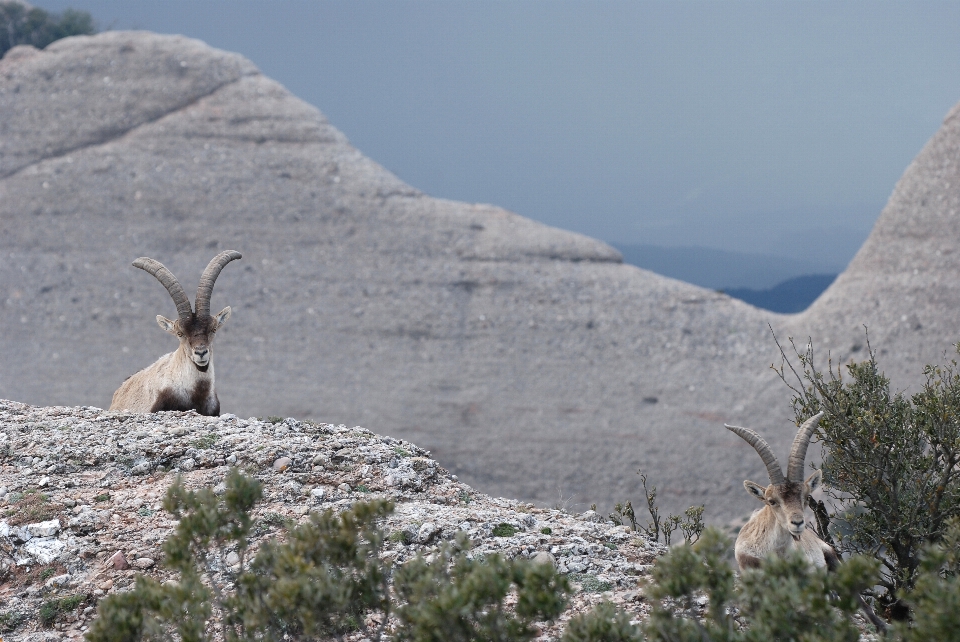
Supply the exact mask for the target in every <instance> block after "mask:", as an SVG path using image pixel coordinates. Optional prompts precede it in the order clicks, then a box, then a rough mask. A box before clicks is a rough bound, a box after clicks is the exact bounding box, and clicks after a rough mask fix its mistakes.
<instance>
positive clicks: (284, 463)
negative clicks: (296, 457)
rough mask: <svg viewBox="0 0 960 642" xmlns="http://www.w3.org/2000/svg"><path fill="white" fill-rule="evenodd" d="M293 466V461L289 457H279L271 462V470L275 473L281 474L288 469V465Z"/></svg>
mask: <svg viewBox="0 0 960 642" xmlns="http://www.w3.org/2000/svg"><path fill="white" fill-rule="evenodd" d="M291 464H293V460H292V459H290V458H289V457H280V458H279V459H277V460H276V461H275V462H273V469H274V470H275V471H277V472H282V471H284V470H286V469H287V468H290V465H291Z"/></svg>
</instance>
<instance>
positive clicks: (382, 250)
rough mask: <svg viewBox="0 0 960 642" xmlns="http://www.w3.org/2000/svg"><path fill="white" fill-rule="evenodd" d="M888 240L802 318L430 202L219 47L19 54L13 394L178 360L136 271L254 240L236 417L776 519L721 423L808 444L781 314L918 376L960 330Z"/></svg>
mask: <svg viewBox="0 0 960 642" xmlns="http://www.w3.org/2000/svg"><path fill="white" fill-rule="evenodd" d="M949 122H951V121H948V126H947V127H945V130H944V132H945V133H944V132H941V134H938V137H939V138H935V141H938V140H939V141H940V142H937V143H935V144H936V145H937V146H939V147H938V149H941V148H942V149H943V150H944V151H943V152H942V154H941V153H940V152H937V154H940V156H936V157H935V158H934V157H931V158H932V159H933V160H931V162H932V163H933V165H926V164H921V165H917V164H915V165H914V166H912V167H911V169H910V170H909V171H908V176H909V175H910V172H914V173H915V174H916V175H918V176H921V178H920V179H918V180H920V181H921V182H923V181H927V178H925V177H928V175H929V173H930V172H931V171H934V170H935V171H937V172H947V171H948V170H949V171H955V167H956V166H955V164H954V165H950V166H946V165H936V159H937V158H941V157H942V158H947V157H950V155H951V154H953V156H954V157H955V155H956V150H957V149H958V147H960V145H958V140H957V133H956V132H955V131H954V129H952V128H951V127H952V125H949ZM932 144H933V143H932ZM924 154H927V152H924ZM923 157H924V156H923V155H921V158H923ZM934 165H936V167H934ZM905 180H906V179H905ZM938 180H939V179H938ZM924 185H927V183H924ZM950 185H953V187H952V188H951V187H950ZM956 185H957V183H956V182H950V181H949V180H948V179H943V180H940V181H939V182H937V181H933V182H930V183H929V185H928V187H927V188H925V189H927V191H926V192H924V194H926V197H925V198H926V199H927V200H926V201H924V202H925V203H928V205H925V206H924V207H928V208H929V209H930V211H931V212H935V213H931V214H930V216H929V217H928V218H925V219H922V220H921V219H917V222H916V224H917V225H927V226H934V225H940V227H939V228H936V229H935V230H932V231H929V230H928V231H929V233H930V234H936V235H937V238H938V239H940V241H941V242H946V240H945V239H949V238H954V237H955V236H956V231H955V230H954V229H952V228H951V226H950V225H949V220H948V218H945V216H946V215H945V212H948V211H949V209H944V208H948V207H949V203H952V202H954V201H952V200H950V199H951V198H954V197H955V191H956ZM901 187H902V185H901ZM950 190H953V191H952V192H951V191H950ZM950 194H954V196H950ZM898 198H899V197H898V196H897V195H895V196H894V198H893V199H892V200H891V204H892V205H891V207H893V209H890V208H888V210H887V213H885V214H884V218H883V219H882V220H881V224H882V225H881V227H880V228H878V229H881V228H883V229H887V228H889V229H890V230H891V232H892V233H893V234H894V235H895V236H896V237H897V238H898V239H900V240H901V242H903V243H914V244H915V246H916V247H917V248H919V249H918V250H917V251H922V248H923V247H924V243H925V241H924V238H926V237H925V236H924V234H927V233H928V232H924V233H923V234H920V233H919V232H917V233H914V232H911V231H910V225H911V223H908V222H902V221H904V220H910V221H912V220H914V219H912V218H911V219H904V216H906V214H905V213H904V212H905V210H903V209H902V208H899V206H897V205H895V204H896V203H899V202H900V201H899V200H898ZM910 216H913V215H912V214H911V215H910ZM885 220H889V221H890V222H889V223H884V222H883V221H885ZM898 221H901V222H898ZM884 226H886V227H884ZM903 226H906V229H903ZM925 229H926V228H925ZM931 229H932V228H931ZM905 232H906V233H905ZM884 234H886V233H884ZM875 236H876V233H875ZM887 236H889V235H888V234H887V235H886V236H882V237H877V240H874V237H871V241H870V242H868V244H867V246H866V247H865V248H864V251H863V252H861V254H860V255H858V257H857V260H856V261H855V262H854V266H853V267H851V270H853V269H854V267H855V266H859V265H862V266H863V268H862V269H861V268H857V269H858V270H860V271H859V272H857V271H856V270H855V273H856V274H860V275H861V276H859V277H856V279H860V280H859V281H854V280H852V279H854V278H855V277H853V276H847V277H843V276H842V277H841V278H840V279H838V281H837V283H836V284H835V285H834V286H833V288H831V290H830V291H828V293H827V294H826V295H825V296H824V297H822V299H821V301H820V302H819V303H818V304H817V305H816V306H815V307H814V309H813V310H811V311H810V312H809V313H807V314H805V315H800V316H799V317H797V318H792V317H784V316H780V315H775V314H770V313H765V312H762V311H759V310H756V309H755V308H752V307H750V306H748V305H746V304H744V303H742V302H739V301H736V300H733V299H731V298H729V297H727V296H724V295H721V294H717V293H714V292H711V291H707V290H703V289H701V288H697V287H694V286H691V285H688V284H684V283H681V282H678V281H674V280H671V279H666V278H663V277H660V276H657V275H655V274H652V273H650V272H645V271H643V270H640V269H637V268H634V267H631V266H626V265H623V264H622V263H621V262H620V256H619V254H618V253H617V252H616V250H614V249H612V248H610V247H609V246H607V245H605V244H603V243H601V242H599V241H596V240H593V239H589V238H586V237H584V236H581V235H577V234H573V233H570V232H565V231H562V230H557V229H553V228H549V227H546V226H543V225H540V224H537V223H535V222H533V221H530V220H528V219H525V218H523V217H521V216H517V215H516V214H513V213H510V212H506V211H504V210H502V209H500V208H497V207H495V206H491V205H481V204H467V203H457V202H451V201H444V200H439V199H434V198H431V197H429V196H427V195H425V194H422V193H420V192H419V191H417V190H416V189H415V188H413V187H410V186H408V185H405V184H404V183H402V182H401V181H400V180H399V179H397V178H396V177H395V176H393V175H392V174H390V173H389V172H388V171H386V170H385V169H384V168H382V167H380V166H378V165H377V164H376V163H375V162H373V161H371V160H370V159H367V158H365V157H364V156H363V155H362V154H361V153H360V152H359V151H358V150H356V149H354V148H353V147H351V146H350V144H349V143H348V141H347V140H346V139H345V137H344V136H343V135H342V134H341V133H340V132H338V131H337V130H336V129H335V128H334V127H333V126H332V125H331V124H330V123H328V122H327V120H326V119H325V118H324V117H323V115H322V114H321V113H320V112H319V111H317V110H316V109H315V108H313V107H311V106H309V105H307V104H305V103H303V102H302V101H300V100H298V99H297V98H295V97H294V96H292V95H291V94H290V93H289V92H287V91H286V90H285V89H284V88H283V87H281V86H279V85H278V84H277V83H275V82H273V81H271V80H270V79H268V78H265V77H264V76H263V75H261V74H260V73H259V72H258V71H257V70H256V68H255V67H254V66H253V65H252V64H251V63H250V62H249V61H246V60H245V59H243V58H242V57H240V56H238V55H235V54H229V53H225V52H222V51H217V50H215V49H212V48H210V47H207V46H206V45H204V44H202V43H199V42H197V41H193V40H189V39H185V38H182V37H174V36H158V35H155V34H150V33H142V32H108V33H104V34H101V35H98V36H94V37H80V38H69V39H65V40H62V41H59V42H57V43H54V44H53V45H51V46H50V47H48V48H47V49H46V50H44V51H43V52H38V51H35V50H30V49H27V48H16V49H13V50H11V51H10V52H9V53H8V54H7V56H6V57H5V58H4V59H3V60H2V61H0V327H2V328H3V332H2V333H0V396H2V397H6V398H12V399H17V400H18V401H23V402H28V403H33V404H38V405H39V404H42V405H54V404H59V405H84V406H99V407H106V406H108V405H109V401H110V396H111V394H112V392H113V391H114V390H115V389H116V387H117V386H118V385H119V383H120V382H121V381H122V380H123V378H124V377H126V376H127V375H129V374H131V373H133V372H135V371H136V370H138V369H140V368H142V367H144V366H146V365H147V364H149V363H151V362H152V361H153V360H154V359H156V358H157V357H158V356H159V355H161V354H163V353H164V352H167V351H169V350H172V349H173V348H174V347H175V346H174V345H173V344H172V341H171V340H170V339H169V338H168V337H167V336H166V335H165V334H164V333H162V332H160V331H159V329H158V328H157V327H156V325H155V323H154V321H153V318H154V316H155V315H156V314H165V315H167V316H170V315H171V314H173V305H172V302H171V301H170V300H169V297H168V296H167V294H166V292H165V291H164V290H163V288H162V287H161V286H160V285H159V284H158V283H156V282H155V280H154V279H152V278H151V277H150V276H149V275H146V274H144V273H143V272H141V271H139V270H136V269H134V268H132V267H130V263H131V261H132V260H133V259H135V258H136V257H138V256H144V255H146V256H152V257H154V258H156V259H158V260H160V261H162V262H163V263H165V264H166V265H167V266H168V267H169V268H170V269H171V270H173V272H174V273H175V274H177V275H178V276H179V277H180V278H181V280H182V281H183V282H184V286H185V288H186V289H187V290H188V291H190V290H191V289H192V287H193V284H194V283H196V281H197V279H198V278H199V274H200V271H201V270H202V268H203V266H204V265H205V264H206V262H207V261H208V260H209V259H210V258H211V257H212V256H213V255H214V254H215V253H216V252H217V251H219V250H223V249H238V250H240V251H241V252H242V253H243V255H244V258H243V259H242V260H241V261H239V262H237V263H233V264H231V265H230V266H228V267H227V269H226V270H224V272H223V274H222V275H221V277H220V279H219V280H218V282H217V286H216V290H215V291H214V297H213V298H214V301H213V302H212V305H213V307H214V309H220V307H223V306H224V305H228V304H229V305H231V306H233V309H234V314H233V316H232V317H231V319H230V321H229V322H228V323H227V325H226V326H225V328H224V330H223V331H222V332H221V333H218V339H217V344H216V347H215V352H216V355H215V363H216V369H217V389H218V393H219V395H220V399H221V402H222V407H223V410H224V412H229V413H234V414H238V415H240V416H247V415H258V416H268V415H283V416H294V417H297V418H299V419H303V420H306V419H312V420H317V421H323V422H327V423H335V424H337V423H341V422H342V423H349V424H353V423H362V424H364V425H366V426H369V427H370V428H371V429H373V430H375V431H376V432H378V433H381V434H389V435H393V436H395V437H399V438H404V439H408V440H411V441H415V442H416V443H418V444H421V445H422V446H424V447H426V448H429V449H430V450H431V451H432V452H433V453H434V455H435V457H436V458H437V460H438V461H440V462H441V463H442V464H443V465H444V466H445V467H446V468H448V469H450V470H452V471H453V472H455V473H456V474H457V475H459V476H460V477H462V478H463V479H464V480H465V481H466V482H468V483H470V484H471V485H473V486H475V487H478V488H480V489H482V490H484V491H485V492H489V493H491V494H497V495H504V496H510V497H518V498H521V499H524V500H529V501H535V502H537V503H538V504H540V505H551V504H553V503H555V502H556V501H557V500H558V496H560V495H562V497H564V498H567V499H571V498H572V501H573V503H574V504H579V506H580V509H581V510H582V509H583V508H586V507H587V506H589V505H590V504H591V503H593V502H597V503H598V504H600V506H601V507H603V508H607V507H609V506H610V505H611V504H612V503H613V502H615V501H620V500H623V499H626V498H631V499H637V498H638V497H639V492H638V479H637V476H636V475H635V471H636V470H637V469H638V468H643V469H644V470H645V471H646V472H647V473H648V474H649V476H650V479H651V481H652V482H653V483H654V484H656V485H657V486H658V488H659V493H660V497H661V499H662V501H663V503H664V505H665V508H667V509H672V510H674V511H677V510H682V509H684V508H686V507H687V506H689V505H691V504H699V503H704V502H705V503H706V504H707V506H708V509H707V517H708V519H710V520H712V521H717V520H727V519H731V518H733V517H736V516H739V515H742V514H744V513H747V512H748V511H750V510H752V509H753V508H754V507H755V506H754V503H753V501H752V500H751V499H750V498H749V497H748V496H747V495H746V494H745V493H744V492H743V490H742V487H741V481H742V480H743V479H744V478H746V477H750V478H754V479H762V478H763V468H762V464H761V463H760V461H759V459H758V458H757V457H756V455H755V453H753V452H752V451H751V450H750V449H749V447H748V446H746V445H745V444H743V443H742V442H741V441H740V440H738V438H737V437H735V436H734V435H732V434H729V433H728V432H727V431H725V430H724V429H723V427H722V424H723V422H725V421H727V422H735V423H740V424H742V425H749V426H753V427H757V428H759V429H760V430H761V431H762V432H763V433H764V434H765V436H766V437H767V438H768V440H769V441H770V442H771V443H772V445H774V447H776V448H777V449H778V451H780V452H784V453H785V451H786V448H787V444H788V442H789V441H790V440H791V439H792V436H793V433H794V430H795V429H794V428H793V426H792V424H791V423H790V420H791V418H792V417H791V415H790V412H789V408H788V400H789V395H788V394H787V390H786V388H785V387H784V386H783V385H782V384H781V383H780V382H779V381H778V380H777V379H776V377H775V376H774V375H773V373H772V372H770V371H769V369H768V366H769V365H770V364H771V363H772V362H774V361H775V360H776V359H777V351H776V348H775V346H774V344H773V342H772V340H771V339H770V335H769V330H768V324H772V325H773V327H774V328H775V329H776V330H777V331H778V333H780V334H794V335H796V336H798V337H805V336H807V335H810V336H813V337H814V338H815V339H816V340H817V343H818V345H820V346H823V347H824V348H827V347H832V348H833V349H834V350H836V351H837V353H838V354H840V355H841V356H842V357H843V358H846V357H847V356H849V355H850V354H855V355H860V354H863V353H862V351H859V352H855V351H853V347H854V346H855V345H861V344H859V343H858V344H855V343H853V342H854V341H855V340H856V337H857V336H859V335H857V334H856V332H855V328H856V327H858V326H857V324H858V323H860V322H861V321H866V322H869V323H870V324H871V333H872V336H873V337H875V341H876V343H877V345H879V346H881V348H882V349H883V350H886V352H885V353H883V352H882V353H881V357H882V359H883V365H884V366H885V367H887V368H888V369H890V370H892V371H894V372H895V374H897V376H898V377H900V379H901V380H903V381H908V379H906V377H907V375H910V377H911V378H910V379H909V381H916V380H917V379H918V376H919V370H918V367H917V364H918V363H921V362H923V361H924V360H925V359H931V358H937V357H938V356H939V355H940V354H941V353H942V351H943V350H944V349H945V348H947V347H949V346H950V343H951V342H952V341H954V340H956V337H955V336H954V333H953V330H952V328H951V327H950V321H949V319H951V318H952V315H949V314H948V312H949V310H950V307H951V304H952V299H950V298H949V297H947V298H944V299H943V300H942V301H940V299H939V298H938V297H941V296H946V292H948V291H950V292H952V291H953V290H952V289H951V290H947V289H942V290H931V289H929V288H928V290H929V291H928V290H924V289H923V287H924V285H923V284H924V283H928V284H930V283H938V284H943V283H948V282H953V281H956V278H955V277H956V276H957V274H956V272H957V266H956V265H955V264H954V263H951V262H949V261H948V260H947V259H943V260H940V259H938V260H937V261H936V262H932V261H931V262H930V263H929V265H930V270H932V271H931V272H924V273H923V277H924V279H926V280H922V279H921V278H920V277H921V275H920V273H919V272H918V274H917V275H916V276H914V275H912V272H910V273H902V274H901V272H897V270H898V269H900V268H899V267H897V265H899V263H897V265H894V264H892V263H891V265H889V266H887V268H885V269H888V272H885V273H884V274H887V273H889V274H890V275H891V276H890V278H889V279H887V280H882V279H879V280H875V281H871V280H870V279H871V278H872V276H871V275H872V272H871V265H872V264H871V263H870V261H874V260H880V259H871V258H870V257H871V256H880V255H884V254H886V253H887V252H886V249H885V247H886V246H885V245H884V243H885V242H886V241H885V240H884V239H886V238H887ZM909 256H910V252H906V254H902V255H901V254H897V256H896V257H895V259H890V260H891V261H894V262H896V261H906V260H907V259H906V258H905V257H909ZM904 265H906V263H904ZM904 269H906V268H904ZM911 269H913V268H911ZM917 269H919V268H917ZM934 272H935V274H934ZM883 278H886V277H883ZM951 279H953V281H951ZM908 282H909V283H913V284H914V285H908ZM901 285H902V286H903V287H901ZM908 287H909V288H914V289H912V290H909V292H907V291H906V290H904V288H908ZM950 287H951V288H952V287H953V286H950ZM897 288H899V289H897ZM888 293H889V296H888ZM905 293H906V294H909V295H910V296H911V297H912V298H903V296H901V295H904V294H905ZM924 293H927V296H924ZM861 295H862V296H861ZM851 297H852V298H851ZM857 297H859V298H857ZM933 301H937V303H935V304H934V303H933ZM218 306H219V307H218ZM871 306H872V307H871ZM901 308H909V309H910V312H909V314H908V313H907V312H903V311H901ZM921 311H922V313H921ZM910 314H917V315H919V316H918V317H917V318H918V319H919V318H920V317H921V316H922V317H923V319H922V320H919V321H917V323H919V324H921V325H922V326H923V328H922V329H920V330H916V329H912V328H914V326H916V323H914V324H913V325H910V322H909V320H910V319H912V318H913V317H910V316H909V315H910ZM904 315H906V316H907V319H908V320H907V321H903V320H902V318H903V317H904ZM934 316H936V318H937V320H936V321H934V320H933V317H934ZM862 317H863V318H862ZM928 317H929V318H928Z"/></svg>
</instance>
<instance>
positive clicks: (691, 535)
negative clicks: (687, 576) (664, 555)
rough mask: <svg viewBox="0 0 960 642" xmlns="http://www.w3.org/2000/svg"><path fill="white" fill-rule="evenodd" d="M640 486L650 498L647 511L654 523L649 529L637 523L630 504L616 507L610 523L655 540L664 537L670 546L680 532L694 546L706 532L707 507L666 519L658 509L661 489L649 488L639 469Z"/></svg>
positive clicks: (644, 476)
mask: <svg viewBox="0 0 960 642" xmlns="http://www.w3.org/2000/svg"><path fill="white" fill-rule="evenodd" d="M637 474H639V475H640V483H641V484H642V485H643V494H644V496H645V497H646V499H647V511H648V512H649V513H650V522H649V523H648V524H647V526H646V527H644V526H641V525H640V523H639V522H638V521H637V515H636V513H635V512H634V510H633V504H631V503H630V502H629V501H628V502H627V503H625V504H616V505H615V506H614V507H613V513H611V514H610V520H611V521H612V522H613V523H614V524H617V525H618V526H629V527H630V528H631V529H632V530H634V531H637V532H642V533H644V534H646V536H647V537H649V538H650V539H652V540H654V541H658V540H660V538H661V537H662V538H663V543H664V544H666V545H667V546H670V540H671V538H672V536H673V533H674V532H675V531H677V530H678V529H679V530H680V532H681V533H683V540H684V542H686V543H687V544H693V543H694V542H696V541H697V540H698V539H700V535H701V534H702V533H703V529H704V524H703V509H704V506H703V504H701V505H700V506H691V507H690V508H688V509H687V510H685V511H684V512H683V515H669V516H668V517H667V518H666V519H664V518H663V517H661V516H660V509H659V508H658V507H657V487H656V486H653V487H652V488H647V476H646V475H645V474H644V472H643V471H642V470H638V471H637Z"/></svg>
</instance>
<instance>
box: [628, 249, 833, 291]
mask: <svg viewBox="0 0 960 642" xmlns="http://www.w3.org/2000/svg"><path fill="white" fill-rule="evenodd" d="M614 247H616V248H617V249H618V250H620V252H621V253H622V254H623V262H624V263H629V264H631V265H636V266H637V267H640V268H643V269H644V270H650V271H651V272H656V273H657V274H662V275H663V276H668V277H670V278H672V279H678V280H680V281H686V282H687V283H692V284H694V285H699V286H700V287H703V288H709V289H711V290H721V289H723V290H727V291H728V293H729V288H750V289H754V290H765V289H769V288H773V287H775V286H777V285H778V284H780V283H783V282H784V281H787V280H788V279H792V278H794V277H799V276H803V275H809V274H823V273H824V272H832V271H834V270H835V271H837V272H839V271H841V270H842V269H843V267H844V266H842V265H839V266H833V265H829V266H825V265H822V264H819V263H815V262H813V261H803V260H800V259H794V258H784V257H782V256H773V255H771V254H748V253H745V252H728V251H725V250H715V249H712V248H706V247H696V246H693V247H661V246H657V245H642V244H641V245H614Z"/></svg>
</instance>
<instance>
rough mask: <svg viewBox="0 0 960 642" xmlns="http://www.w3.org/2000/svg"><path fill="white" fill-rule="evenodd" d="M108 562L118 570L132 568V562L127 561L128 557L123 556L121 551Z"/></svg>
mask: <svg viewBox="0 0 960 642" xmlns="http://www.w3.org/2000/svg"><path fill="white" fill-rule="evenodd" d="M107 564H109V565H110V566H112V567H113V568H114V569H116V570H118V571H122V570H124V569H128V568H130V564H128V563H127V558H126V557H124V556H123V553H122V552H121V551H117V552H116V553H114V554H113V556H112V557H111V558H110V559H109V560H107Z"/></svg>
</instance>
